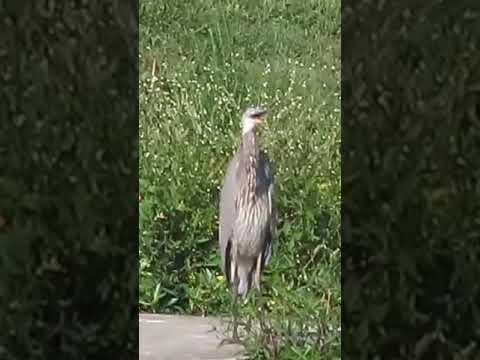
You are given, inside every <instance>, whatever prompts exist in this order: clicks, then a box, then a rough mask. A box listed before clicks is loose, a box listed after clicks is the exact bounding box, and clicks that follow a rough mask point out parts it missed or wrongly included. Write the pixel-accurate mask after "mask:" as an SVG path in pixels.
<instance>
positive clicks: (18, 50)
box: [0, 1, 138, 360]
mask: <svg viewBox="0 0 480 360" xmlns="http://www.w3.org/2000/svg"><path fill="white" fill-rule="evenodd" d="M137 7H138V4H137V3H136V2H133V1H127V2H114V1H101V2H95V1H92V2H87V1H56V2H54V1H40V2H36V1H35V2H21V1H3V2H1V3H0V13H1V14H2V16H1V17H0V19H1V20H0V21H1V28H2V35H1V36H0V79H1V80H0V81H1V89H0V119H1V120H0V247H1V252H0V309H1V310H0V311H1V314H0V329H2V330H1V335H0V358H1V359H22V360H23V359H37V358H38V359H40V358H42V359H54V358H58V359H92V358H103V359H107V358H113V359H127V358H137V343H138V339H137V337H138V330H137V329H138V320H137V297H138V280H137V277H138V266H137V258H138V245H137V244H138V230H137V229H138V227H137V224H138V207H137V200H138V198H137V196H138V195H137V189H138V182H137V179H138V175H137V172H138V159H137V158H138V154H137V152H138V150H137V147H138V144H137V142H138V122H137V119H138V105H137V99H138V97H137V92H138V75H137V74H138V73H137V62H138V37H137V33H138V24H137V13H138V11H137ZM97 355H100V356H97ZM96 356H97V357H96Z"/></svg>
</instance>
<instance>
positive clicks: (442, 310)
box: [342, 1, 480, 359]
mask: <svg viewBox="0 0 480 360" xmlns="http://www.w3.org/2000/svg"><path fill="white" fill-rule="evenodd" d="M415 4H417V2H415ZM418 4H419V5H414V3H413V1H405V2H386V1H359V2H357V1H355V2H354V1H346V2H342V107H343V109H342V118H343V126H342V299H343V304H342V322H343V324H342V349H343V356H342V358H345V359H414V358H415V359H470V358H472V359H473V358H475V359H476V358H479V356H480V344H479V341H480V291H479V289H480V283H479V279H480V266H479V255H480V241H479V239H480V205H479V201H478V199H479V195H480V185H479V182H478V179H479V175H480V147H479V145H480V52H479V41H480V27H479V26H478V23H479V21H480V3H478V2H474V1H468V2H467V1H454V2H448V1H426V2H418Z"/></svg>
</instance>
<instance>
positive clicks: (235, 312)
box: [232, 294, 240, 342]
mask: <svg viewBox="0 0 480 360" xmlns="http://www.w3.org/2000/svg"><path fill="white" fill-rule="evenodd" d="M232 315H233V333H232V340H233V341H236V342H239V341H240V338H239V337H238V296H237V294H233V307H232Z"/></svg>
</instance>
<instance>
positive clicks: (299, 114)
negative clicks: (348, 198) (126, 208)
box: [139, 0, 341, 359]
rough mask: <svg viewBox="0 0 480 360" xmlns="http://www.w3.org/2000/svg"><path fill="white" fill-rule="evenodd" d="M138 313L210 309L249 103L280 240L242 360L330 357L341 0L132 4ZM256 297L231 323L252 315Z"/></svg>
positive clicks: (220, 305) (335, 347)
mask: <svg viewBox="0 0 480 360" xmlns="http://www.w3.org/2000/svg"><path fill="white" fill-rule="evenodd" d="M139 89H140V105H139V106H140V191H141V201H140V308H141V310H142V311H152V312H177V313H190V314H205V315H220V314H228V313H229V311H230V304H231V301H230V296H229V293H228V290H227V287H226V284H225V280H224V278H223V276H222V275H221V273H220V268H219V258H218V252H217V231H218V230H217V220H218V195H219V189H220V186H221V182H222V178H223V175H224V171H225V168H226V164H227V162H228V160H229V158H230V156H231V155H232V154H233V152H234V150H235V149H236V147H237V146H238V144H239V141H240V116H241V114H242V112H243V111H244V110H245V108H246V107H247V106H249V105H252V104H263V105H265V106H267V108H268V109H269V112H270V116H269V118H268V125H267V126H266V128H265V129H263V130H262V132H261V141H262V144H263V146H264V147H265V148H266V150H267V151H268V153H269V156H270V157H271V159H272V160H273V161H274V162H275V168H276V177H277V182H278V201H279V213H280V214H279V216H280V224H279V239H278V242H277V246H276V249H275V253H274V257H273V259H272V262H271V263H270V265H269V267H268V269H267V272H266V274H265V276H264V280H263V299H264V301H266V303H267V304H268V308H269V314H268V316H267V317H266V319H267V320H266V321H261V325H262V326H263V327H264V329H263V331H262V332H260V333H258V334H257V333H255V332H252V334H251V336H250V339H251V341H250V342H249V344H248V348H249V350H250V353H251V355H252V358H273V357H274V356H275V354H274V353H275V350H273V349H272V344H273V343H275V340H274V339H275V336H276V335H280V336H282V338H284V339H285V340H284V341H283V342H282V343H281V344H280V345H279V347H278V349H279V351H278V355H279V356H278V358H280V359H339V358H340V302H341V297H340V235H339V233H340V2H339V1H337V0H335V1H334V0H325V1H318V0H317V1H313V0H310V1H304V2H300V1H295V2H287V1H272V0H270V1H269V0H265V1H261V2H256V1H253V0H248V1H240V0H229V1H219V0H206V1H196V2H189V1H183V0H182V1H176V2H172V1H170V2H167V1H165V0H142V1H141V2H140V84H139ZM259 301H261V299H258V298H257V297H256V296H255V295H254V293H252V296H251V297H250V298H249V299H248V301H247V303H246V304H244V306H243V307H242V314H243V317H251V318H253V319H255V320H260V319H261V318H260V315H259V313H258V310H257V308H258V302H259Z"/></svg>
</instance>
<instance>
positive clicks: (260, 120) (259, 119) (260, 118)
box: [254, 116, 265, 125]
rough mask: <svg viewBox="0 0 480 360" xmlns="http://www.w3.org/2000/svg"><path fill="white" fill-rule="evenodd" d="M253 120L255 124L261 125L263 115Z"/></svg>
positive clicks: (263, 120) (263, 119) (263, 118)
mask: <svg viewBox="0 0 480 360" xmlns="http://www.w3.org/2000/svg"><path fill="white" fill-rule="evenodd" d="M254 121H255V124H257V125H262V124H263V123H264V122H265V116H260V117H258V118H256V119H255V120H254Z"/></svg>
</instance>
